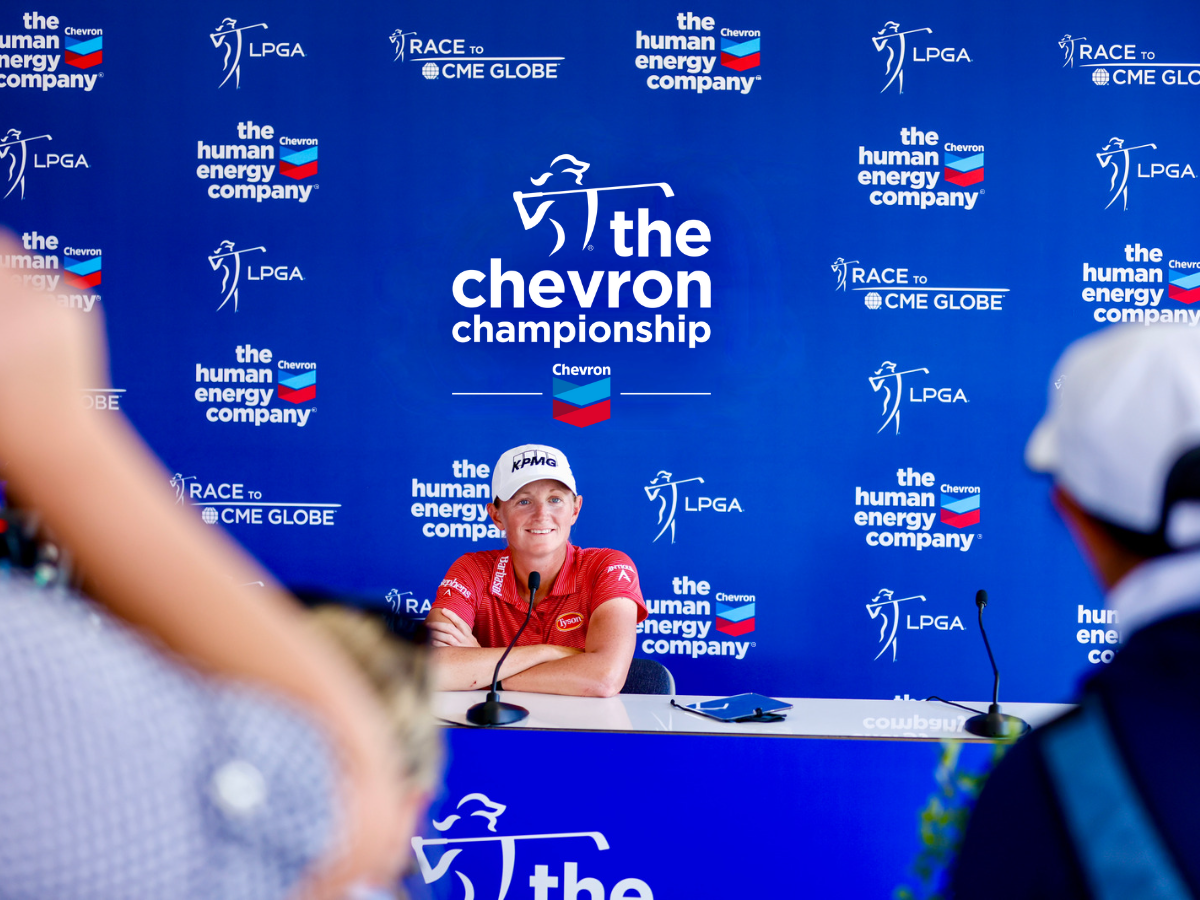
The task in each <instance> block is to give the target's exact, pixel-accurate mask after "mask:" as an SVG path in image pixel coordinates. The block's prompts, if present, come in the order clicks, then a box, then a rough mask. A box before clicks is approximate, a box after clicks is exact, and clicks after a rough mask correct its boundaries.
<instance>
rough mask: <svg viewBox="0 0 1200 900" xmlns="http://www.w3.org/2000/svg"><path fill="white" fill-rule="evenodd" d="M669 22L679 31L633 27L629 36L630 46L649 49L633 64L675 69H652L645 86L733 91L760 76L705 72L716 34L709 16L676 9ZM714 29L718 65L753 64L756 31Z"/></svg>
mask: <svg viewBox="0 0 1200 900" xmlns="http://www.w3.org/2000/svg"><path fill="white" fill-rule="evenodd" d="M660 21H661V20H660ZM675 24H676V27H677V28H678V29H679V31H680V32H682V34H643V33H642V32H641V31H640V30H639V31H638V32H637V34H636V35H634V46H635V47H636V48H637V49H638V50H639V51H641V50H647V51H650V52H648V53H638V55H637V56H635V57H634V58H633V64H634V65H635V66H636V67H637V68H639V69H645V70H650V71H651V72H653V71H654V70H656V69H665V70H671V69H674V70H675V71H677V72H679V73H680V74H678V75H675V74H666V73H664V74H661V75H660V74H658V73H654V74H652V75H649V76H647V77H646V87H648V88H650V90H652V91H694V92H695V93H697V94H704V93H709V92H712V91H723V92H728V91H736V92H737V93H739V94H748V93H750V89H751V88H753V87H754V85H755V84H756V83H757V82H759V81H761V80H762V76H761V75H753V76H739V75H713V74H711V73H712V71H713V67H714V66H715V65H716V62H717V60H718V56H717V55H716V51H717V46H716V35H714V34H713V33H712V32H714V31H715V30H716V28H717V20H716V19H715V18H713V17H712V16H701V15H696V14H695V13H691V12H685V13H676V15H675ZM720 34H721V53H720V57H719V59H720V61H721V65H722V66H723V67H725V68H727V69H732V70H733V71H735V72H744V71H746V70H747V69H756V68H758V65H759V62H760V55H759V45H760V41H761V38H762V32H761V31H757V30H754V29H743V28H722V29H720ZM654 51H659V52H657V53H656V52H654Z"/></svg>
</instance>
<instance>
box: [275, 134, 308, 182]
mask: <svg viewBox="0 0 1200 900" xmlns="http://www.w3.org/2000/svg"><path fill="white" fill-rule="evenodd" d="M295 143H298V144H299V143H301V141H300V140H296V141H295ZM303 144H304V146H299V147H281V148H280V149H279V174H280V175H286V176H287V177H288V178H294V179H295V180H296V181H300V180H301V179H302V178H308V177H309V176H310V175H316V174H317V142H316V140H315V139H304V140H303Z"/></svg>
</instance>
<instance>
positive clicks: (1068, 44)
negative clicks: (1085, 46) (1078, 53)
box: [1058, 34, 1087, 69]
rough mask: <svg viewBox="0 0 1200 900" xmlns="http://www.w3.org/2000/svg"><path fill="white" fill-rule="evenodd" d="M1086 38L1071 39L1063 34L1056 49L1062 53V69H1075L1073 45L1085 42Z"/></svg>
mask: <svg viewBox="0 0 1200 900" xmlns="http://www.w3.org/2000/svg"><path fill="white" fill-rule="evenodd" d="M1086 40H1087V38H1086V37H1078V38H1073V37H1071V36H1070V35H1069V34H1064V35H1063V36H1062V37H1061V38H1060V39H1059V41H1058V47H1059V49H1060V50H1062V51H1063V68H1064V69H1066V68H1068V67H1070V68H1072V69H1073V68H1075V45H1076V44H1077V43H1079V42H1080V41H1086Z"/></svg>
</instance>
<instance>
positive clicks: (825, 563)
mask: <svg viewBox="0 0 1200 900" xmlns="http://www.w3.org/2000/svg"><path fill="white" fill-rule="evenodd" d="M1198 20H1200V12H1198V11H1197V9H1196V8H1195V7H1194V6H1193V5H1191V4H1184V3H1157V4H1151V5H1149V6H1143V7H1141V8H1139V10H1138V15H1137V16H1136V17H1133V16H1130V14H1129V7H1128V5H1127V4H1124V3H1117V2H1087V3H1084V2H1078V3H1060V4H1044V3H1033V2H1014V3H1006V4H998V3H997V4H991V5H989V6H981V5H979V4H961V3H953V4H952V3H947V2H936V3H935V2H927V3H917V4H912V3H906V4H897V3H875V2H864V3H858V4H854V5H853V8H849V7H848V6H847V5H846V4H832V3H829V4H817V3H809V4H778V3H765V2H762V3H753V2H751V3H747V2H737V3H733V2H711V3H707V5H701V6H690V7H689V6H686V5H685V6H675V5H669V4H665V3H662V2H658V0H642V2H637V3H632V2H615V3H606V4H574V5H570V6H569V7H564V6H563V5H562V4H559V3H550V2H524V3H519V4H505V5H503V7H501V6H498V5H497V4H492V3H482V2H463V3H457V4H392V3H387V4H384V3H371V2H357V0H347V2H343V3H338V4H335V5H330V4H327V3H317V2H310V0H299V2H295V3H290V4H285V5H279V4H268V3H256V2H241V0H239V2H233V3H231V4H229V5H223V4H221V3H215V2H209V0H204V2H199V3H193V4H188V5H186V7H183V8H171V9H166V8H162V7H160V6H157V5H153V4H149V3H141V4H116V3H106V2H87V3H83V2H65V0H63V2H54V3H51V4H49V5H46V4H43V5H40V6H37V7H36V8H35V7H33V6H24V7H22V6H17V7H11V6H10V7H9V8H8V9H7V10H6V11H5V12H3V13H2V14H0V135H2V137H0V221H3V222H4V223H5V224H6V225H7V226H8V227H9V228H11V229H12V230H13V231H15V232H16V233H17V234H19V235H20V236H21V239H22V241H23V246H24V249H23V252H22V253H21V254H18V255H16V256H13V257H11V258H6V259H0V264H2V265H3V266H4V274H5V275H6V276H8V277H12V278H14V279H21V280H22V281H25V282H27V283H29V284H32V285H33V286H34V287H36V288H37V289H38V290H40V291H43V292H44V293H45V294H46V296H47V298H49V299H51V300H53V301H55V302H58V303H60V304H62V305H64V306H69V307H71V308H73V309H74V310H76V311H77V314H78V315H80V316H103V317H104V318H105V321H106V323H107V328H108V334H109V340H110V344H111V368H112V385H111V388H109V387H106V386H103V385H96V386H95V387H96V389H95V390H93V391H89V392H88V393H87V394H86V395H85V396H83V397H81V398H80V402H81V403H83V404H85V405H87V406H89V407H91V408H93V409H94V410H95V414H96V415H109V414H112V413H113V412H114V411H117V410H120V411H122V412H124V413H125V414H126V415H128V416H129V417H130V418H131V419H132V420H133V422H134V423H135V424H136V426H137V427H138V428H139V429H140V430H141V432H142V434H143V435H145V437H146V439H147V440H148V441H149V443H150V445H151V446H152V447H153V448H154V450H155V451H156V452H157V453H158V454H159V456H160V457H161V458H162V459H163V461H164V462H165V464H166V466H167V467H168V469H169V470H170V472H171V473H173V477H172V479H171V483H170V485H164V490H170V491H173V493H174V496H175V498H176V499H177V501H178V502H179V503H180V504H182V505H185V506H187V507H188V508H189V510H190V511H191V512H192V513H194V515H196V516H197V517H198V518H201V519H202V520H203V521H204V522H206V523H208V524H210V525H212V527H214V528H224V529H226V530H227V531H228V532H229V533H230V534H232V535H233V536H234V537H236V538H237V539H238V540H239V541H241V542H242V543H243V544H245V545H246V546H247V547H248V548H249V549H250V550H251V551H252V552H254V553H255V554H256V555H257V556H258V557H259V558H261V559H262V560H263V561H264V562H265V563H266V564H267V565H268V566H269V567H270V568H271V569H272V570H274V571H275V572H276V573H277V574H278V576H279V577H280V578H281V579H282V580H283V581H285V582H287V583H289V584H293V585H304V586H321V587H325V588H328V589H332V590H337V591H340V592H345V593H348V594H352V595H355V596H358V597H362V598H364V602H369V603H373V604H377V605H381V606H382V605H384V604H385V603H389V602H390V603H392V604H396V605H398V606H400V607H401V608H404V609H406V610H407V611H410V612H415V613H418V614H420V613H422V612H423V611H425V610H427V609H428V606H429V601H430V599H431V598H432V597H433V596H434V591H435V589H436V588H437V586H438V584H439V581H440V580H441V578H442V576H443V574H444V572H445V570H446V569H447V567H448V566H449V565H450V563H451V562H453V560H454V559H455V558H457V557H458V556H459V555H460V554H462V553H464V552H468V551H472V550H481V549H485V548H491V547H495V546H498V545H499V544H500V542H501V541H502V538H501V536H500V534H499V532H498V531H497V530H496V528H495V527H494V526H493V525H492V524H491V523H490V521H489V519H488V517H487V515H486V511H485V507H486V504H487V502H488V499H489V496H488V494H489V490H490V488H489V483H490V476H491V469H492V467H493V466H494V465H495V464H496V460H497V457H498V455H499V453H500V452H501V451H502V450H504V449H506V448H508V447H511V446H514V445H516V444H521V443H526V442H540V443H549V444H553V445H555V446H558V447H561V448H562V449H563V450H564V451H565V452H566V453H567V455H568V456H569V458H570V460H571V462H572V464H573V467H574V469H575V472H576V473H577V478H578V483H579V487H580V492H581V493H582V495H583V497H584V506H583V512H582V515H581V518H580V520H579V523H578V525H577V526H576V529H575V532H574V539H575V541H576V543H579V544H581V545H584V546H608V547H614V548H617V549H620V550H623V551H625V552H627V553H629V554H630V555H631V556H632V557H633V559H634V561H635V562H636V563H637V565H638V568H639V571H640V574H641V578H642V585H643V589H644V591H645V594H646V597H647V601H648V605H649V607H650V610H651V615H650V617H649V618H648V619H647V620H646V621H645V622H644V623H643V624H642V625H641V626H640V633H639V636H638V654H639V655H640V656H648V657H652V658H654V659H656V660H659V661H661V662H663V663H665V664H666V665H667V666H668V667H669V668H670V669H671V670H672V671H673V672H674V674H675V676H676V679H677V682H678V684H679V686H680V689H681V690H682V691H685V692H690V693H726V692H731V693H732V692H737V691H742V690H758V691H762V692H767V693H775V694H782V695H807V696H855V697H893V696H906V695H907V696H911V697H924V696H926V695H928V694H931V693H938V694H941V695H943V696H951V695H957V696H967V695H971V696H982V695H984V694H986V692H987V690H988V688H989V687H990V685H991V678H990V671H989V669H988V667H987V663H986V659H985V657H984V653H983V648H982V646H981V641H980V639H979V636H978V632H977V627H976V623H975V621H974V616H975V606H974V604H973V598H974V594H975V591H976V590H977V589H979V588H986V589H987V590H988V591H989V593H990V595H991V597H992V604H991V606H990V607H989V612H988V616H989V623H990V626H991V629H992V636H993V642H994V646H995V649H996V652H997V654H998V656H999V659H1000V662H1001V664H1002V665H1003V667H1004V669H1005V673H1006V682H1005V684H1006V687H1005V694H1006V696H1008V697H1009V698H1010V699H1020V700H1040V701H1053V700H1062V699H1066V698H1067V697H1069V696H1070V694H1071V691H1072V689H1073V686H1074V684H1075V683H1076V681H1077V679H1078V678H1079V677H1080V676H1081V675H1084V674H1087V673H1089V672H1093V671H1095V670H1096V669H1097V668H1098V667H1100V666H1103V665H1104V664H1106V663H1107V662H1108V661H1109V660H1110V659H1111V658H1112V653H1113V651H1115V650H1116V649H1117V648H1118V647H1119V646H1120V643H1119V642H1120V640H1121V625H1120V623H1119V622H1115V621H1111V620H1110V618H1109V617H1107V616H1104V615H1102V614H1101V613H1100V612H1098V610H1099V608H1100V607H1101V605H1102V599H1101V596H1100V594H1099V592H1098V590H1097V589H1096V587H1095V586H1094V585H1093V583H1092V581H1091V578H1090V575H1089V573H1088V571H1087V569H1086V566H1085V564H1084V563H1083V562H1082V561H1081V560H1080V558H1079V557H1078V554H1077V553H1076V552H1075V550H1074V549H1073V546H1072V545H1071V543H1070V540H1069V537H1068V535H1067V534H1066V531H1065V529H1064V528H1063V527H1062V525H1061V524H1060V523H1059V521H1058V520H1057V517H1056V515H1055V514H1054V512H1053V509H1052V508H1051V506H1050V503H1049V499H1048V484H1047V482H1046V481H1045V480H1044V479H1041V478H1039V477H1036V476H1034V475H1032V474H1031V473H1029V472H1027V471H1026V470H1025V469H1024V467H1023V464H1022V450H1023V447H1024V443H1025V440H1026V437H1027V436H1028V434H1029V432H1030V430H1031V429H1032V427H1033V425H1034V423H1035V422H1036V421H1037V419H1038V417H1039V415H1040V413H1041V411H1042V409H1043V408H1044V404H1045V399H1046V393H1047V390H1048V389H1049V390H1053V388H1052V387H1048V385H1047V381H1048V376H1049V372H1050V368H1051V366H1052V364H1053V362H1054V360H1055V359H1056V357H1057V355H1058V354H1059V352H1060V351H1061V350H1062V348H1063V347H1064V346H1065V345H1066V344H1067V343H1068V342H1069V341H1070V340H1072V339H1074V338H1076V337H1079V336H1081V335H1083V334H1086V333H1088V332H1091V331H1094V330H1096V329H1099V328H1102V327H1106V326H1107V325H1108V324H1110V323H1115V322H1129V321H1133V322H1135V323H1137V324H1139V325H1142V326H1144V327H1162V326H1163V325H1164V324H1166V323H1170V324H1173V325H1177V326H1180V327H1183V326H1186V327H1196V326H1197V324H1198V322H1200V307H1198V306H1195V305H1194V302H1195V301H1196V300H1197V299H1200V235H1197V228H1196V226H1195V224H1194V221H1195V219H1194V209H1195V205H1196V202H1197V200H1198V199H1200V191H1198V189H1197V181H1196V167H1197V166H1200V135H1198V134H1197V129H1196V126H1195V124H1194V122H1193V116H1192V113H1193V112H1194V110H1195V109H1196V108H1197V103H1198V102H1200V57H1198V56H1197V54H1196V53H1195V52H1194V48H1193V47H1191V45H1190V44H1189V43H1188V41H1187V39H1186V36H1187V35H1189V34H1191V33H1193V32H1194V30H1195V28H1196V26H1197V25H1198V24H1200V21H1198ZM985 496H986V498H987V499H986V501H985V500H984V497H985ZM163 587H164V589H165V590H169V589H170V586H169V585H164V586H163Z"/></svg>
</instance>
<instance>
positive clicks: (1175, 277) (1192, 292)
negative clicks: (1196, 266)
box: [1167, 269, 1200, 303]
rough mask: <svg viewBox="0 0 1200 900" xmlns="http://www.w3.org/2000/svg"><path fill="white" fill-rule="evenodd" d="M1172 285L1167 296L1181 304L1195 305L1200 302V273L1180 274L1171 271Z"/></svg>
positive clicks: (1175, 270) (1176, 271) (1169, 286)
mask: <svg viewBox="0 0 1200 900" xmlns="http://www.w3.org/2000/svg"><path fill="white" fill-rule="evenodd" d="M1170 273H1171V283H1170V285H1168V287H1167V296H1168V297H1170V298H1171V299H1172V300H1178V301H1179V302H1180V303H1195V302H1196V301H1197V300H1200V272H1180V271H1178V270H1177V269H1171V270H1170Z"/></svg>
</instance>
